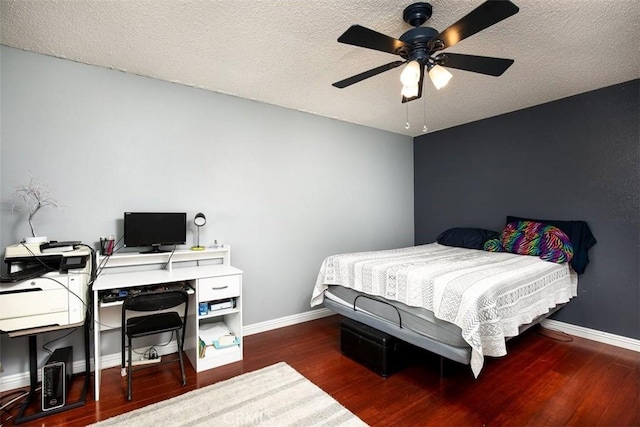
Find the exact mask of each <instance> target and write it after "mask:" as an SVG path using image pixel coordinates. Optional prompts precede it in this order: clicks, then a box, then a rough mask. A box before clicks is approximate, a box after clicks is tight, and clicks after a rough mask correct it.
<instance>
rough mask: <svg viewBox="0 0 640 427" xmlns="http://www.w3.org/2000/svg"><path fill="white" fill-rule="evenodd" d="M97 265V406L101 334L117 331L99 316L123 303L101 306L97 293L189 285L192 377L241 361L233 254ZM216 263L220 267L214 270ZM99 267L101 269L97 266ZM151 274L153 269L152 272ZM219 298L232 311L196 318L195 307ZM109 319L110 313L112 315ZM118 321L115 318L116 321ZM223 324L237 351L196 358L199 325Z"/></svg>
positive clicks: (139, 257)
mask: <svg viewBox="0 0 640 427" xmlns="http://www.w3.org/2000/svg"><path fill="white" fill-rule="evenodd" d="M96 258H97V259H96V261H97V262H96V265H97V266H98V268H99V269H100V268H102V272H101V273H100V275H99V276H98V278H97V279H96V280H95V282H94V284H93V313H94V322H95V325H94V339H93V346H94V353H93V354H94V364H95V380H94V395H95V400H96V401H98V400H99V399H100V375H101V369H102V361H101V341H100V335H101V331H103V330H108V329H112V328H115V327H120V326H121V325H120V324H119V320H118V323H117V325H116V324H114V323H115V322H114V320H113V319H115V317H118V316H111V318H112V320H111V321H109V326H106V325H103V324H102V322H101V314H104V313H102V312H103V310H105V311H106V310H111V311H112V312H113V311H114V310H115V311H117V312H118V313H120V310H121V309H120V308H119V306H121V305H122V302H119V303H118V302H112V303H104V304H103V303H101V302H100V298H99V293H100V292H101V291H108V290H112V289H126V288H132V287H139V286H150V285H158V284H163V283H172V282H182V281H185V282H187V283H188V284H189V285H190V286H191V287H192V288H193V289H194V297H193V298H190V301H189V314H188V319H186V321H187V332H186V336H185V352H186V353H187V356H188V358H189V360H190V362H191V364H192V365H193V367H194V369H195V370H196V372H200V371H202V370H205V369H210V368H213V367H216V366H221V365H224V364H227V363H231V362H235V361H238V360H242V348H243V343H242V297H241V295H242V284H241V281H242V271H241V270H239V269H237V268H235V267H231V265H230V259H231V248H230V247H228V246H225V247H224V248H219V249H205V250H203V251H190V250H181V251H176V252H174V254H173V255H171V256H170V254H169V253H155V254H138V253H129V254H119V255H113V256H111V257H104V256H100V255H97V256H96ZM214 262H218V264H212V263H214ZM101 263H102V265H101ZM151 268H155V269H151ZM222 298H234V299H235V302H236V305H235V307H234V308H232V309H226V310H221V311H219V312H213V313H210V314H207V315H204V316H200V315H199V314H198V302H200V301H210V300H217V299H222ZM112 314H113V313H112ZM118 319H119V318H118ZM216 321H223V322H224V323H226V324H227V325H228V326H229V329H230V330H231V331H232V332H233V333H234V334H235V335H236V336H237V337H238V338H239V340H240V345H238V346H234V347H231V348H226V349H222V350H221V351H218V352H210V353H209V354H208V356H207V358H206V359H203V358H200V357H199V352H198V344H199V338H198V337H199V327H200V325H201V323H206V322H216Z"/></svg>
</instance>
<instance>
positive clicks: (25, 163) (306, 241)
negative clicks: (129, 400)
mask: <svg viewBox="0 0 640 427" xmlns="http://www.w3.org/2000/svg"><path fill="white" fill-rule="evenodd" d="M1 67H2V68H1V73H2V74H1V78H2V82H1V83H2V86H1V90H2V92H1V93H2V105H1V106H2V113H1V114H2V115H1V120H2V133H1V137H2V139H1V144H2V145H1V149H2V151H1V153H2V160H1V166H2V171H1V175H0V176H1V188H0V190H1V193H0V196H1V200H2V202H3V209H2V211H1V214H2V215H1V219H0V221H1V222H0V233H1V234H0V245H1V246H2V247H5V246H6V245H9V244H14V243H17V242H18V241H20V240H22V238H23V237H24V236H26V235H28V233H29V229H28V226H27V222H26V221H25V219H24V217H22V216H20V215H19V214H17V213H11V211H10V201H9V200H10V196H11V194H12V192H13V191H14V189H15V187H16V186H17V185H19V184H25V183H28V181H29V179H30V177H31V176H33V177H34V178H36V180H38V181H40V182H42V183H44V184H46V186H47V187H48V188H49V189H50V190H51V192H52V193H53V194H54V195H55V197H56V198H57V199H58V201H59V202H60V203H62V204H63V205H64V207H63V208H61V209H57V210H56V209H47V210H43V211H42V212H40V213H39V214H38V216H37V217H36V221H35V222H36V227H37V230H39V231H40V234H45V235H47V236H48V237H49V238H51V239H55V240H81V241H83V242H85V243H88V244H94V242H97V241H98V239H99V237H100V236H106V235H109V234H111V233H114V234H117V235H118V236H119V235H121V234H122V216H123V212H124V211H185V212H187V213H188V220H189V221H191V220H192V218H193V216H194V215H195V213H197V212H199V211H202V212H204V213H205V214H206V216H207V224H206V226H205V227H203V228H202V232H201V236H200V241H201V243H206V244H207V245H210V244H212V243H213V241H214V239H217V240H218V241H219V242H225V243H229V244H231V245H232V264H233V265H235V266H237V267H238V268H241V269H242V270H244V323H245V325H250V324H255V323H259V322H263V321H267V320H272V319H278V318H281V317H285V316H289V315H294V314H298V313H303V312H306V311H308V310H310V307H309V300H310V296H311V292H312V289H313V285H314V283H315V279H316V276H317V274H318V269H319V267H320V264H321V262H322V260H323V259H324V258H325V257H326V256H328V255H331V254H334V253H341V252H350V251H359V250H373V249H385V248H393V247H402V246H411V245H412V244H413V238H414V229H413V145H412V140H411V138H408V137H405V136H401V135H397V134H392V133H387V132H382V131H378V130H374V129H371V128H366V127H362V126H357V125H352V124H348V123H344V122H340V121H336V120H331V119H327V118H323V117H318V116H314V115H311V114H306V113H301V112H297V111H292V110H287V109H283V108H279V107H275V106H271V105H266V104H262V103H258V102H253V101H249V100H246V99H240V98H236V97H231V96H226V95H221V94H217V93H212V92H208V91H205V90H201V89H197V88H191V87H186V86H182V85H178V84H173V83H168V82H163V81H158V80H153V79H150V78H145V77H140V76H135V75H131V74H126V73H122V72H118V71H113V70H108V69H102V68H97V67H92V66H87V65H83V64H78V63H74V62H71V61H66V60H61V59H56V58H52V57H48V56H44V55H39V54H34V53H29V52H24V51H20V50H16V49H12V48H7V47H2V48H1ZM211 72H215V70H212V71H211ZM265 84H269V83H268V82H265ZM291 96H305V94H291ZM192 233H193V230H190V232H189V234H188V239H189V242H188V245H186V247H189V246H191V244H192V239H193V234H192ZM45 339H46V337H43V339H42V341H44V340H45ZM78 339H79V338H76V344H77V348H76V352H75V353H76V357H75V359H76V360H79V359H81V358H82V355H81V353H80V351H79V346H80V344H79V343H80V342H81V341H78ZM115 343H116V344H114V347H109V348H104V349H103V353H104V354H112V353H118V352H119V344H117V340H116V341H115ZM0 344H1V346H2V347H1V349H0V350H1V361H2V364H3V366H4V368H5V370H6V372H5V375H6V374H11V373H13V372H24V371H26V370H27V369H28V367H27V364H26V360H24V359H20V358H21V357H22V356H24V355H25V354H26V351H27V343H26V340H20V339H16V340H9V339H8V338H7V337H6V336H2V337H1V341H0ZM76 344H74V346H76ZM57 345H59V344H57ZM57 345H55V346H54V348H56V347H57ZM41 358H44V355H41Z"/></svg>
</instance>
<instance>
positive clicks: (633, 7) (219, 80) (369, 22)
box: [0, 0, 640, 136]
mask: <svg viewBox="0 0 640 427" xmlns="http://www.w3.org/2000/svg"><path fill="white" fill-rule="evenodd" d="M0 1H1V3H0V8H1V10H0V14H1V21H0V30H1V32H0V37H1V38H0V43H2V44H4V45H7V46H11V47H15V48H19V49H24V50H28V51H33V52H38V53H43V54H46V55H51V56H55V57H60V58H67V59H70V60H74V61H78V62H81V63H86V64H92V65H97V66H101V67H107V68H113V69H116V70H122V71H126V72H130V73H134V74H139V75H144V76H149V77H153V78H156V79H161V80H167V81H171V82H176V83H180V84H185V85H189V86H194V87H199V88H203V89H207V90H211V91H214V92H220V93H225V94H230V95H234V96H238V97H242V98H247V99H253V100H256V101H260V102H265V103H268V104H273V105H278V106H282V107H286V108H291V109H295V110H300V111H306V112H309V113H313V114H318V115H321V116H326V117H332V118H336V119H339V120H343V121H347V122H352V123H357V124H361V125H365V126H370V127H373V128H378V129H384V130H388V131H391V132H394V133H399V134H404V135H410V136H417V135H420V134H421V133H422V127H423V121H424V120H425V118H426V125H427V126H428V128H429V132H431V131H435V130H440V129H444V128H448V127H452V126H456V125H459V124H463V123H468V122H472V121H475V120H480V119H483V118H486V117H491V116H495V115H499V114H503V113H506V112H510V111H515V110H519V109H522V108H526V107H530V106H533V105H538V104H542V103H545V102H549V101H552V100H555V99H559V98H564V97H567V96H571V95H575V94H578V93H582V92H586V91H589V90H593V89H598V88H601V87H605V86H609V85H612V84H616V83H620V82H624V81H628V80H632V79H635V78H638V77H640V53H639V49H640V29H639V28H640V2H638V0H513V1H514V3H515V4H516V5H517V6H518V7H519V8H520V12H519V13H518V14H516V15H514V16H512V17H510V18H507V19H506V20H504V21H502V22H499V23H498V24H496V25H494V26H492V27H490V28H488V29H486V30H484V31H482V32H480V33H478V34H475V35H474V36H471V37H469V38H467V39H465V40H462V41H461V42H460V43H458V44H456V45H455V46H453V47H451V48H450V49H447V50H446V52H457V53H465V54H473V55H484V56H497V57H503V58H511V59H514V60H515V63H514V65H512V66H511V68H509V69H508V70H507V72H506V73H505V74H504V75H502V76H501V77H489V76H485V75H482V74H476V73H470V72H466V71H461V70H454V69H451V70H450V71H451V72H452V74H453V76H454V77H453V79H452V80H451V82H450V83H449V85H448V86H447V87H445V88H444V89H442V90H440V91H436V90H435V88H434V87H433V86H432V85H431V84H430V82H428V81H426V82H425V90H424V92H423V99H421V100H417V101H413V102H410V103H408V104H401V102H400V101H401V96H400V89H401V84H400V82H399V76H400V72H401V68H397V69H394V70H392V71H388V72H386V73H383V74H380V75H378V76H376V77H372V78H370V79H368V80H365V81H363V82H360V83H358V84H355V85H353V86H350V87H348V88H345V89H336V88H334V87H332V86H331V83H333V82H335V81H338V80H342V79H344V78H346V77H349V76H352V75H354V74H358V73H360V72H362V71H365V70H368V69H371V68H374V67H377V66H379V65H382V64H386V63H388V62H391V61H393V60H395V59H397V58H398V57H396V56H393V55H390V54H386V53H382V52H378V51H373V50H368V49H363V48H357V47H353V46H349V45H344V44H340V43H338V42H337V41H336V39H337V38H338V37H339V36H340V35H341V34H342V33H343V32H344V31H345V30H346V29H347V28H348V27H349V26H350V25H352V24H360V25H362V26H365V27H368V28H371V29H373V30H376V31H378V32H381V33H384V34H387V35H389V36H392V37H399V36H400V35H401V34H402V33H404V32H405V31H406V30H408V29H409V28H410V27H409V26H408V25H407V24H406V23H405V22H404V21H403V20H402V11H403V9H404V8H405V7H406V6H407V5H409V4H410V3H412V2H411V0H407V1H391V0H386V1H383V0H315V1H301V0H279V1H276V0H273V1H230V0H225V1H222V0H217V1H213V0H212V1H195V0H193V1H191V0H186V1H178V0H147V1H142V0H121V1H103V0H94V1H91V0H85V1H68V0H65V1H60V0H19V1H7V0H0ZM430 3H431V4H432V6H433V16H432V17H431V19H430V20H429V21H427V22H426V23H425V24H424V25H425V26H430V27H433V28H435V29H437V30H438V31H442V30H443V29H445V28H446V27H448V26H449V25H451V24H453V23H454V22H455V21H457V20H458V19H460V18H461V17H463V16H464V15H466V14H467V13H469V12H470V11H471V10H473V9H474V8H476V7H477V6H479V5H480V4H481V3H482V1H481V0H478V1H476V0H432V1H431V2H430ZM407 117H409V122H410V123H411V127H410V128H409V129H408V130H407V129H405V123H406V121H407Z"/></svg>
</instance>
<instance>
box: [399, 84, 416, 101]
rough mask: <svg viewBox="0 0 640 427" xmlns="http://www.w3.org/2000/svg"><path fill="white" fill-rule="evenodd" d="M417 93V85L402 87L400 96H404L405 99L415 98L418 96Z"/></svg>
mask: <svg viewBox="0 0 640 427" xmlns="http://www.w3.org/2000/svg"><path fill="white" fill-rule="evenodd" d="M418 91H419V87H418V84H415V85H404V86H402V96H404V97H405V98H415V97H416V96H418Z"/></svg>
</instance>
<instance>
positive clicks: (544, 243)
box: [484, 221, 573, 263]
mask: <svg viewBox="0 0 640 427" xmlns="http://www.w3.org/2000/svg"><path fill="white" fill-rule="evenodd" d="M484 249H485V250H488V251H492V252H511V253H515V254H520V255H534V256H539V257H540V259H542V260H544V261H550V262H555V263H562V262H569V261H571V258H573V246H571V240H570V239H569V237H568V236H567V235H566V234H565V233H564V232H563V231H562V230H560V229H559V228H557V227H554V226H552V225H546V224H542V223H539V222H533V221H518V222H511V223H509V224H507V226H506V227H505V229H504V230H503V231H502V234H501V235H500V241H499V242H497V241H495V240H490V241H488V242H486V244H485V245H484Z"/></svg>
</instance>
